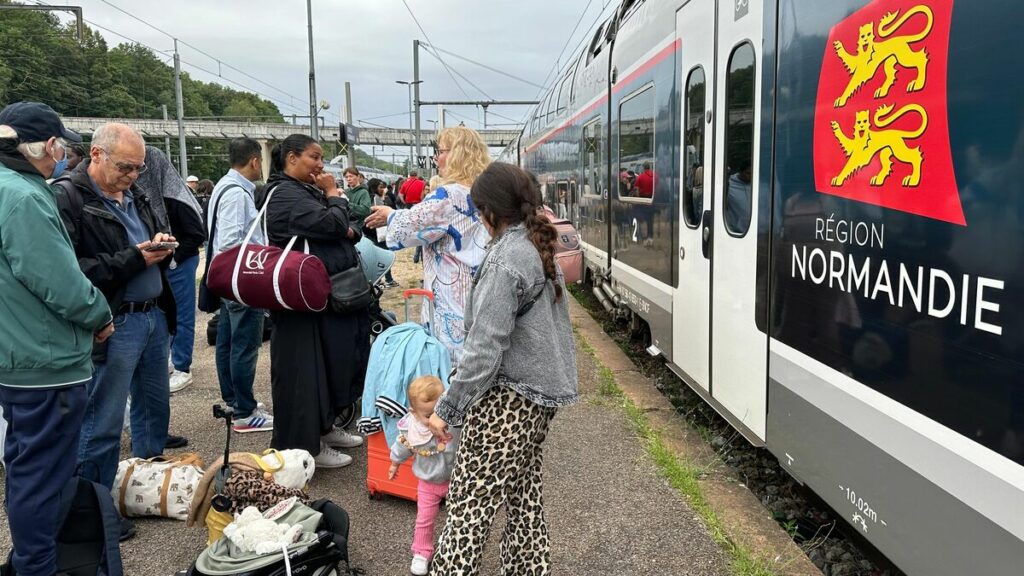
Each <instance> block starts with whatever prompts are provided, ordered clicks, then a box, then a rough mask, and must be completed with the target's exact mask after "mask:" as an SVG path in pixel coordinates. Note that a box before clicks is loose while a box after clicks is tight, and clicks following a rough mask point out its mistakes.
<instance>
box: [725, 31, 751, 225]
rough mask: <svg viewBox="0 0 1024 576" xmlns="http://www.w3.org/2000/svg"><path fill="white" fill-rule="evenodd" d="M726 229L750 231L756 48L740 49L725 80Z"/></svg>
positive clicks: (742, 45)
mask: <svg viewBox="0 0 1024 576" xmlns="http://www.w3.org/2000/svg"><path fill="white" fill-rule="evenodd" d="M725 107H726V111H725V113H726V117H725V118H726V121H725V122H726V127H725V162H726V167H725V174H724V175H723V177H724V178H725V194H724V195H723V200H722V203H723V206H722V213H723V214H724V215H725V216H724V220H723V221H724V222H725V229H726V231H727V232H728V233H729V234H730V235H732V236H744V235H746V233H747V229H748V228H750V213H751V207H752V205H753V177H754V171H753V169H754V47H753V46H751V44H750V43H749V42H745V43H743V44H740V45H739V46H737V47H736V48H735V49H734V50H733V51H732V55H730V56H729V75H728V77H727V78H726V80H725Z"/></svg>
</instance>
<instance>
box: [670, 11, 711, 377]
mask: <svg viewBox="0 0 1024 576" xmlns="http://www.w3.org/2000/svg"><path fill="white" fill-rule="evenodd" d="M714 23H715V0H690V2H688V3H687V4H686V5H685V6H683V7H682V8H681V9H680V10H679V12H677V13H676V38H677V39H678V40H679V41H680V51H679V69H678V70H677V73H679V74H680V75H681V76H680V77H681V78H682V79H683V92H682V96H683V97H682V99H681V102H680V104H681V107H682V109H681V111H680V112H681V113H680V118H681V120H680V121H681V123H682V124H681V125H682V128H681V130H680V133H681V142H680V148H679V149H680V156H681V158H680V162H681V175H682V177H681V178H680V186H681V191H680V195H679V197H680V199H681V201H680V217H679V221H680V222H682V223H683V225H682V226H680V227H679V287H678V288H677V289H676V291H675V296H674V297H673V303H672V315H673V316H674V322H673V328H672V343H673V344H672V346H673V351H672V362H673V363H674V364H675V365H676V366H678V367H679V368H680V369H682V371H683V372H684V373H685V376H686V377H688V378H689V380H690V381H691V384H693V385H696V386H699V387H700V388H702V389H703V390H704V391H709V388H710V385H711V366H710V361H711V355H710V345H711V259H710V258H711V254H710V250H709V249H710V245H711V214H710V209H711V203H710V197H709V196H710V194H711V185H710V183H711V182H713V181H714V162H712V158H713V156H714V154H713V152H714V130H713V129H712V125H711V123H710V122H709V120H710V118H711V117H710V116H709V115H708V113H709V111H710V110H712V109H713V107H714V93H715V92H714V89H713V87H714V82H715V76H714V75H715V36H714V34H713V33H709V31H713V30H714ZM705 182H707V183H708V186H707V188H705ZM705 189H707V191H708V194H707V195H705V193H704V190H705Z"/></svg>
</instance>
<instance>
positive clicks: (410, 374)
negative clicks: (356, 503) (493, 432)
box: [358, 289, 451, 502]
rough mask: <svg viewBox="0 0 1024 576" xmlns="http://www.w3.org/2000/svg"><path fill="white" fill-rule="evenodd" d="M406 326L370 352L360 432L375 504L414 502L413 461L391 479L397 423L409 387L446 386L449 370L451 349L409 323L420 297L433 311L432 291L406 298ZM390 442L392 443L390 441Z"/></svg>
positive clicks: (385, 336)
mask: <svg viewBox="0 0 1024 576" xmlns="http://www.w3.org/2000/svg"><path fill="white" fill-rule="evenodd" d="M402 296H403V298H404V299H405V318H406V322H404V323H402V324H399V325H397V326H393V327H391V328H388V329H387V330H385V331H384V332H383V333H382V334H381V335H380V336H379V337H378V338H377V340H376V341H374V343H373V347H372V348H371V350H370V365H371V366H372V367H373V369H372V370H369V371H367V375H366V386H365V388H364V390H363V404H362V413H363V416H362V418H360V419H359V423H358V428H359V431H360V432H363V433H365V434H367V437H366V450H367V463H366V489H367V491H368V493H369V497H370V498H372V499H378V500H379V499H381V498H383V496H384V495H385V494H388V495H391V496H397V497H399V498H404V499H406V500H411V501H413V502H415V501H416V490H417V488H418V486H419V480H418V479H417V478H416V476H415V475H414V474H413V472H412V462H413V461H412V459H409V460H407V461H405V462H404V463H402V465H401V466H400V467H399V472H398V475H397V476H396V477H395V479H394V480H389V479H388V468H390V467H391V442H393V441H394V438H395V437H397V432H398V430H397V424H398V420H399V419H400V418H401V417H402V416H404V415H405V413H406V405H407V404H408V399H407V398H406V387H407V386H408V385H409V382H411V381H412V379H413V378H415V377H417V376H422V375H427V374H433V375H435V376H437V377H438V378H440V379H441V381H442V382H444V383H445V386H447V385H448V375H449V372H451V364H450V361H449V358H448V351H447V349H446V348H445V347H444V346H443V345H442V344H441V343H440V342H438V340H437V339H436V338H434V337H433V336H432V335H431V334H430V330H429V328H428V327H426V326H423V325H420V324H418V323H415V322H410V321H409V299H410V297H412V296H422V297H423V298H424V300H425V302H426V303H427V307H428V314H427V317H428V318H431V317H433V315H432V314H431V313H430V309H429V307H430V306H431V303H432V302H433V298H434V295H433V293H432V292H431V291H430V290H423V289H411V290H406V291H404V292H403V293H402ZM389 439H390V440H389Z"/></svg>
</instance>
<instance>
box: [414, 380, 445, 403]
mask: <svg viewBox="0 0 1024 576" xmlns="http://www.w3.org/2000/svg"><path fill="white" fill-rule="evenodd" d="M441 394H444V384H443V383H442V382H441V379H440V378H438V377H437V376H419V377H417V378H413V381H412V382H410V383H409V392H408V396H409V399H410V400H412V399H413V398H415V399H416V400H419V401H420V402H433V401H434V400H437V399H438V398H440V397H441Z"/></svg>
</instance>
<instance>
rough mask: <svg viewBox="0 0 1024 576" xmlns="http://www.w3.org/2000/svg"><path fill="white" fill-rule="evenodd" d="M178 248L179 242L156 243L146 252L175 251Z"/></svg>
mask: <svg viewBox="0 0 1024 576" xmlns="http://www.w3.org/2000/svg"><path fill="white" fill-rule="evenodd" d="M177 247H178V243H177V242H156V243H153V244H150V245H149V246H147V247H146V252H157V251H160V250H174V249H175V248H177Z"/></svg>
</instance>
